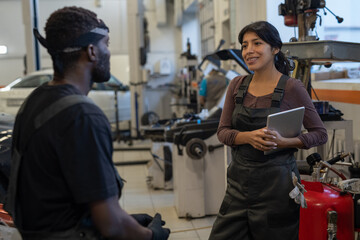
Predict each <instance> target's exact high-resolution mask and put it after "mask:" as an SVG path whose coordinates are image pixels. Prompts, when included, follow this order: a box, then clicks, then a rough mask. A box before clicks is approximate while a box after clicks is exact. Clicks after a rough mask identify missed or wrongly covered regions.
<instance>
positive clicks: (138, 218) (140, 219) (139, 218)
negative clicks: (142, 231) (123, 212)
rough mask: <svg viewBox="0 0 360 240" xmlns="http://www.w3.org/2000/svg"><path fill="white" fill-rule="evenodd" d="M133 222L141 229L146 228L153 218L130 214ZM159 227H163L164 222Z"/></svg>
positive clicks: (140, 214)
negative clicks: (133, 219) (141, 227)
mask: <svg viewBox="0 0 360 240" xmlns="http://www.w3.org/2000/svg"><path fill="white" fill-rule="evenodd" d="M130 216H132V217H133V218H135V220H136V221H137V222H138V223H139V224H140V225H141V226H143V227H147V226H148V225H149V223H151V221H152V220H153V217H152V216H150V215H149V214H146V213H138V214H130ZM161 225H165V222H164V221H161Z"/></svg>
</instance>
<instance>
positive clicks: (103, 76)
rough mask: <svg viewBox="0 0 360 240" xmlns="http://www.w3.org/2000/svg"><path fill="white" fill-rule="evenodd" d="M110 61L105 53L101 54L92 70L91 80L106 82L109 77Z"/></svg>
mask: <svg viewBox="0 0 360 240" xmlns="http://www.w3.org/2000/svg"><path fill="white" fill-rule="evenodd" d="M110 76H111V74H110V61H109V57H108V56H107V55H106V54H103V55H102V56H101V57H100V59H99V62H98V64H97V65H96V67H95V69H94V70H93V72H92V82H98V83H101V82H107V81H109V79H110Z"/></svg>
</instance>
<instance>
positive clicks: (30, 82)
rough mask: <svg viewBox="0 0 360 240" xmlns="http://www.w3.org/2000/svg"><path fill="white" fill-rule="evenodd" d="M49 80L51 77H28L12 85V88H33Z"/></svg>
mask: <svg viewBox="0 0 360 240" xmlns="http://www.w3.org/2000/svg"><path fill="white" fill-rule="evenodd" d="M51 79H52V76H51V75H35V76H28V77H25V78H24V79H23V80H21V81H20V82H19V83H18V84H16V85H14V86H13V87H12V88H35V87H38V86H40V85H41V84H43V83H45V82H49V81H50V80H51Z"/></svg>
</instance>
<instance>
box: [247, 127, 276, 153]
mask: <svg viewBox="0 0 360 240" xmlns="http://www.w3.org/2000/svg"><path fill="white" fill-rule="evenodd" d="M277 137H281V136H280V134H279V133H277V132H275V131H269V130H267V128H261V129H258V130H254V131H251V132H248V143H249V144H250V145H251V146H253V147H254V148H255V149H258V150H260V151H269V150H272V149H276V148H277V147H278V143H277V141H276V140H277V139H276V138H277ZM281 138H282V137H281Z"/></svg>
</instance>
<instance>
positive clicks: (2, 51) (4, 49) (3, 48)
mask: <svg viewBox="0 0 360 240" xmlns="http://www.w3.org/2000/svg"><path fill="white" fill-rule="evenodd" d="M0 54H7V46H5V45H0Z"/></svg>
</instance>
